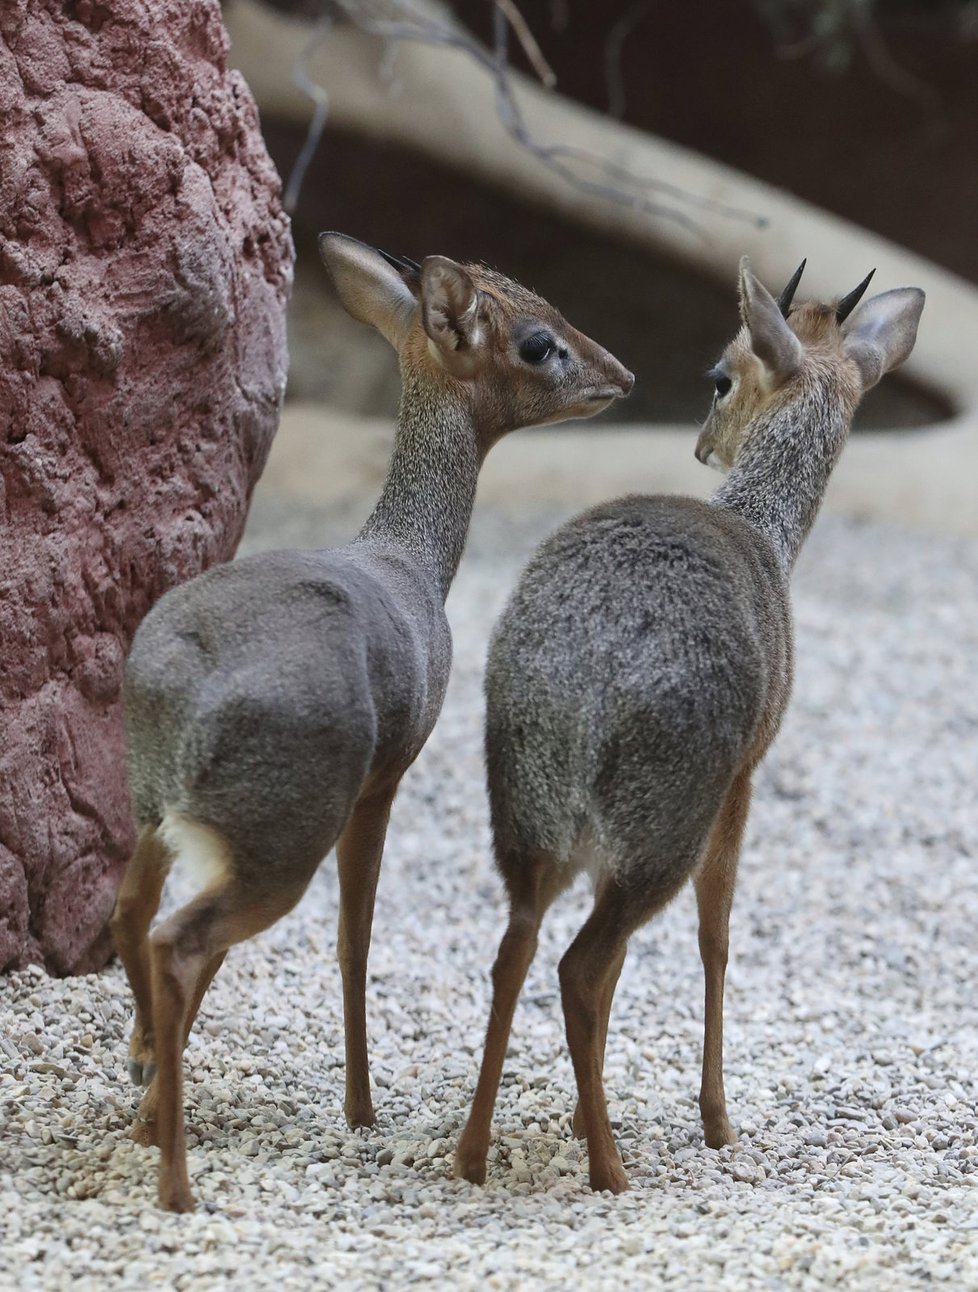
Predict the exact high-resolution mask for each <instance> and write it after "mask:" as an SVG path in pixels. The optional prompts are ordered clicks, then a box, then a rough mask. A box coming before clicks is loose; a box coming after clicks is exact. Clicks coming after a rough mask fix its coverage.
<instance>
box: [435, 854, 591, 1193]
mask: <svg viewBox="0 0 978 1292" xmlns="http://www.w3.org/2000/svg"><path fill="white" fill-rule="evenodd" d="M565 872H566V873H565ZM504 873H506V874H507V876H512V878H510V879H509V890H510V912H509V923H508V925H507V926H506V932H505V933H504V934H503V939H502V942H501V943H500V945H499V954H498V955H497V956H496V962H495V964H494V965H493V967H492V989H493V990H492V1010H491V1012H490V1015H489V1027H488V1030H487V1033H486V1048H485V1052H484V1054H483V1057H482V1068H481V1070H480V1072H479V1081H478V1084H477V1086H476V1090H475V1096H474V1098H473V1100H472V1111H471V1112H470V1113H469V1120H468V1122H467V1124H466V1127H465V1130H464V1131H463V1132H462V1137H461V1139H460V1140H459V1143H458V1148H457V1149H456V1152H455V1174H456V1175H457V1176H461V1177H462V1178H463V1179H466V1180H471V1181H472V1183H473V1184H482V1183H483V1182H484V1181H485V1178H486V1154H487V1153H488V1151H489V1135H490V1130H491V1126H492V1110H493V1106H494V1105H495V1102H496V1092H497V1090H498V1089H499V1078H500V1076H501V1075H502V1070H503V1061H504V1059H505V1057H506V1044H507V1041H508V1039H509V1033H510V1028H511V1027H512V1023H513V1014H514V1012H515V1010H516V1002H517V1000H518V998H519V994H520V989H521V988H522V986H523V981H524V979H525V978H526V973H527V970H528V969H529V967H530V964H531V963H532V961H533V957H534V955H535V954H536V949H537V934H538V933H539V930H540V922H541V921H542V919H543V916H544V914H545V912H546V910H547V907H548V906H549V905H550V903H551V902H552V901H553V900H554V898H555V897H556V896H557V894H558V893H559V892H560V891H561V889H563V888H565V887H566V886H567V883H568V882H569V879H570V878H571V873H570V872H569V870H568V868H564V869H561V868H560V867H558V865H557V864H556V863H555V862H554V860H553V858H552V857H550V856H549V855H546V854H541V855H537V856H535V857H533V858H531V859H529V860H527V861H525V862H524V861H521V862H519V863H518V868H517V867H505V868H504Z"/></svg>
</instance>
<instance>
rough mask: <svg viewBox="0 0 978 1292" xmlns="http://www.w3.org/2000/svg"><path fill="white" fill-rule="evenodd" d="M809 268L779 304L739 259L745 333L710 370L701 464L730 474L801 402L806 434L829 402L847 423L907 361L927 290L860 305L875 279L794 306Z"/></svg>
mask: <svg viewBox="0 0 978 1292" xmlns="http://www.w3.org/2000/svg"><path fill="white" fill-rule="evenodd" d="M804 267H805V262H804V261H802V263H801V265H800V266H799V267H798V269H797V270H796V272H795V274H794V275H793V277H792V279H791V281H790V282H789V283H788V285H787V287H786V288H785V289H784V291H783V292H782V293H781V295H780V296H779V297H778V299H777V300H775V299H774V297H773V296H772V295H771V293H770V292H769V291H768V290H767V288H766V287H764V285H763V284H762V283H760V282H759V281H758V280H757V279H756V278H755V277H754V275H753V273H751V269H750V266H749V264H748V262H747V257H746V256H744V257H743V259H742V260H741V262H740V317H741V322H742V327H741V329H740V331H739V332H738V333H737V335H736V336H735V337H734V339H733V341H731V342H730V344H729V345H728V346H727V348H726V350H724V352H723V357H722V358H721V359H720V362H719V363H718V364H717V366H716V367H715V368H714V369H713V370H712V371H711V372H710V374H709V376H710V377H711V378H712V379H713V381H714V383H715V386H716V390H715V393H714V396H713V407H712V408H711V409H710V412H709V415H708V417H707V419H706V422H705V424H704V426H703V430H702V431H701V432H700V436H699V439H698V441H697V443H696V456H697V457H698V458H699V460H700V461H701V462H707V463H709V465H710V466H714V467H717V468H718V469H719V470H721V471H726V470H729V469H730V467H732V466H733V465H734V464H735V463H736V461H737V459H738V457H739V456H740V454H741V452H742V450H743V448H744V446H745V445H746V444H748V443H749V442H750V441H751V439H752V436H753V434H754V433H755V431H756V430H757V428H758V427H759V425H760V424H761V423H762V422H763V421H764V420H766V415H767V414H769V413H772V412H776V411H777V410H778V409H784V408H785V407H786V406H787V405H789V404H797V406H798V416H799V434H801V433H803V430H804V426H805V424H806V421H808V420H810V419H809V417H808V415H807V414H806V409H807V410H808V411H809V412H811V411H814V410H816V409H817V408H818V406H819V405H820V404H821V405H822V406H824V402H825V400H827V399H837V400H841V401H842V402H843V404H844V411H845V414H846V420H847V421H848V418H850V417H851V416H852V414H853V413H854V412H855V409H856V405H857V404H858V403H859V400H860V399H861V398H862V395H863V393H864V392H865V391H867V390H869V389H870V387H871V386H875V385H876V383H877V382H878V381H879V379H880V378H881V377H882V376H883V374H884V373H885V372H888V371H889V370H890V369H891V368H895V367H896V366H897V365H898V364H900V363H902V362H903V361H904V359H906V357H907V356H908V355H909V354H910V351H911V350H912V349H913V347H914V342H915V341H916V339H917V324H918V322H919V320H920V312H921V310H922V309H923V307H924V293H923V292H922V291H920V289H919V288H917V287H901V288H897V289H896V290H894V291H889V292H883V293H882V294H881V295H879V296H873V297H871V298H870V299H869V300H868V301H865V302H863V304H862V305H859V308H858V309H857V308H856V306H857V304H858V302H859V300H860V298H861V296H862V294H863V292H865V290H866V288H867V287H868V285H869V280H870V278H872V274H869V275H868V276H867V277H866V278H865V279H864V280H863V281H862V282H861V283H860V284H859V286H858V287H856V288H855V289H854V290H853V291H851V292H850V293H849V294H848V295H847V296H844V297H843V298H842V299H841V300H840V301H838V302H837V303H835V304H829V305H826V304H818V303H816V302H811V303H809V304H805V305H798V306H795V307H794V308H792V298H793V296H794V293H795V289H796V288H797V286H798V282H799V279H800V278H801V274H802V270H803V269H804Z"/></svg>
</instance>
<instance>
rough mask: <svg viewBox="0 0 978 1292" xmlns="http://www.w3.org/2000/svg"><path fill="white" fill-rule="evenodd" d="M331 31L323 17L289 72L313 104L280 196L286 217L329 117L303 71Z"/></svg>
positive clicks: (319, 90)
mask: <svg viewBox="0 0 978 1292" xmlns="http://www.w3.org/2000/svg"><path fill="white" fill-rule="evenodd" d="M332 30H333V19H332V18H331V17H330V16H329V15H328V14H326V13H324V14H323V16H322V17H321V18H320V20H319V22H318V23H317V24H316V30H315V32H314V33H313V35H312V36H311V37H310V38H309V40H308V41H306V44H305V46H304V47H303V50H302V52H301V54H300V55H299V57H298V58H297V59H296V61H295V66H294V67H293V68H292V82H293V84H294V85H295V86H296V88H297V89H300V90H301V91H302V93H303V94H308V96H309V98H310V99H312V102H313V110H312V117H311V118H310V121H309V125H308V127H307V129H306V137H305V139H304V140H303V143H302V147H301V149H300V150H299V155H298V157H297V158H296V159H295V161H294V163H293V165H292V170H291V171H290V172H289V179H288V183H287V184H286V185H285V192H284V193H283V195H282V205H283V206H284V207H285V210H286V212H287V213H288V214H289V215H294V214H295V208H296V206H297V205H298V202H299V194H300V192H301V191H302V183H303V180H304V179H305V178H306V171H307V170H308V169H309V163H310V162H311V161H312V159H313V157H314V156H315V154H316V149H317V148H318V147H319V141H320V139H321V138H322V137H323V131H324V130H325V129H326V118H327V117H328V116H329V95H328V94H327V93H326V91H325V90H324V89H323V87H322V86H321V85H320V84H319V83H318V82H317V81H314V80H312V78H311V77H310V76H309V73H308V71H307V68H308V65H309V59H310V58H311V57H312V55H313V54H314V53H315V51H316V50H317V49H318V48H319V46H320V45H321V44H322V42H323V41H324V40H325V39H326V37H327V36H328V35H329V33H330V32H331V31H332Z"/></svg>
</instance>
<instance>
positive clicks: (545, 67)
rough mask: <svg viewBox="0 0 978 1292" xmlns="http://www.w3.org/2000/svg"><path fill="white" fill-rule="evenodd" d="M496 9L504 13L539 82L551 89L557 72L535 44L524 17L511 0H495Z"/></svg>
mask: <svg viewBox="0 0 978 1292" xmlns="http://www.w3.org/2000/svg"><path fill="white" fill-rule="evenodd" d="M495 5H496V8H497V10H498V9H501V10H502V12H503V13H504V14H505V15H506V21H507V22H508V23H509V25H510V26H511V27H512V29H513V34H514V35H515V36H516V39H517V40H518V41H519V42H520V47H521V49H522V50H523V53H524V54H525V55H526V57H527V61H528V62H529V64H530V66H531V67H532V68H533V70H534V72H536V74H537V77H538V78H539V80H540V82H541V84H543V85H545V86H546V87H547V89H548V90H552V89H553V88H554V86H555V85H556V84H557V74H556V72H555V71H554V69H553V68H552V67H551V66H550V64H549V63H548V62H547V60H546V59H545V58H544V56H543V50H542V49H541V48H540V46H539V45H538V44H537V40H536V37H535V36H534V34H533V32H532V31H530V29H529V27H528V26H527V25H526V19H525V18H524V17H523V15H522V14H521V13H520V11H519V9H517V7H516V5H515V4H514V3H513V0H495Z"/></svg>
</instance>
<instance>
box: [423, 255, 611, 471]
mask: <svg viewBox="0 0 978 1292" xmlns="http://www.w3.org/2000/svg"><path fill="white" fill-rule="evenodd" d="M462 268H463V269H464V270H465V272H466V273H467V274H468V276H469V277H470V278H471V280H472V282H473V284H474V285H475V287H476V290H477V291H478V293H479V303H478V314H477V332H478V338H479V342H478V345H477V346H476V347H474V348H472V349H471V350H470V351H469V352H468V353H465V352H463V351H461V350H460V351H456V352H455V354H453V355H451V356H448V357H447V359H446V358H445V357H444V356H441V355H439V353H438V349H437V347H435V346H433V345H431V344H429V340H428V338H427V336H426V335H425V333H424V331H423V329H422V327H421V326H420V321H419V323H418V325H417V326H416V327H415V328H413V329H412V331H411V334H410V335H409V336H408V337H407V338H406V339H405V341H404V343H403V344H402V345H401V347H400V358H401V367H402V371H403V372H404V373H405V375H407V374H408V373H410V374H412V375H413V376H415V377H422V378H423V380H424V381H425V382H426V383H429V384H432V385H442V386H444V387H445V388H446V389H447V390H450V391H451V394H452V397H453V398H455V399H459V400H460V401H461V402H463V403H465V404H466V405H467V406H468V408H469V410H470V412H471V414H472V417H473V420H474V422H475V426H476V431H477V433H478V436H479V446H480V449H481V452H482V453H483V454H484V453H486V452H487V451H488V450H489V448H490V447H491V446H492V445H493V444H494V443H495V442H496V440H498V439H499V438H500V437H501V436H502V435H505V434H506V433H507V432H508V431H512V430H515V429H517V428H518V427H521V426H540V425H545V424H547V423H550V422H559V421H564V420H566V419H568V418H574V417H590V416H592V415H593V414H594V413H595V412H596V411H598V410H599V408H600V407H601V404H600V402H598V403H596V402H594V401H593V399H592V398H591V397H593V396H594V394H595V392H596V391H598V390H601V389H605V388H606V389H609V390H612V389H613V390H614V391H615V392H616V393H621V392H622V390H624V391H625V392H627V390H628V389H630V387H631V383H632V377H631V374H630V373H629V372H628V371H627V370H626V369H624V368H623V367H622V365H621V364H620V363H619V362H618V361H617V359H615V358H614V357H613V356H612V355H611V354H609V353H608V351H606V350H604V349H603V348H602V347H601V346H600V345H598V344H597V343H596V342H594V341H592V340H591V339H590V338H589V337H587V336H585V335H584V334H583V333H582V332H578V331H577V329H576V328H573V327H571V325H570V324H569V323H568V322H567V320H566V319H565V318H564V317H563V315H562V314H561V313H560V312H559V310H556V309H555V308H554V307H553V306H552V305H550V304H549V303H548V302H547V301H545V300H543V299H542V298H541V297H540V296H537V295H536V294H535V293H534V292H531V291H529V290H528V289H527V288H525V287H523V286H521V285H520V284H519V283H517V282H514V281H513V280H512V279H510V278H507V277H506V276H505V275H504V274H501V273H499V272H498V271H497V270H494V269H490V268H488V267H487V266H485V265H477V264H466V265H463V266H462ZM535 331H546V332H548V333H550V334H551V335H552V336H553V338H554V340H555V342H556V343H557V345H558V346H560V347H563V348H565V349H566V350H567V361H566V363H564V364H563V365H561V367H560V370H559V371H558V370H557V368H556V366H555V365H551V364H544V365H541V366H535V365H532V364H528V363H527V362H526V361H524V360H523V359H521V358H520V356H519V352H518V346H519V342H520V340H522V339H523V338H524V337H526V336H529V335H532V333H533V332H535ZM608 402H610V398H609V401H608Z"/></svg>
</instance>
